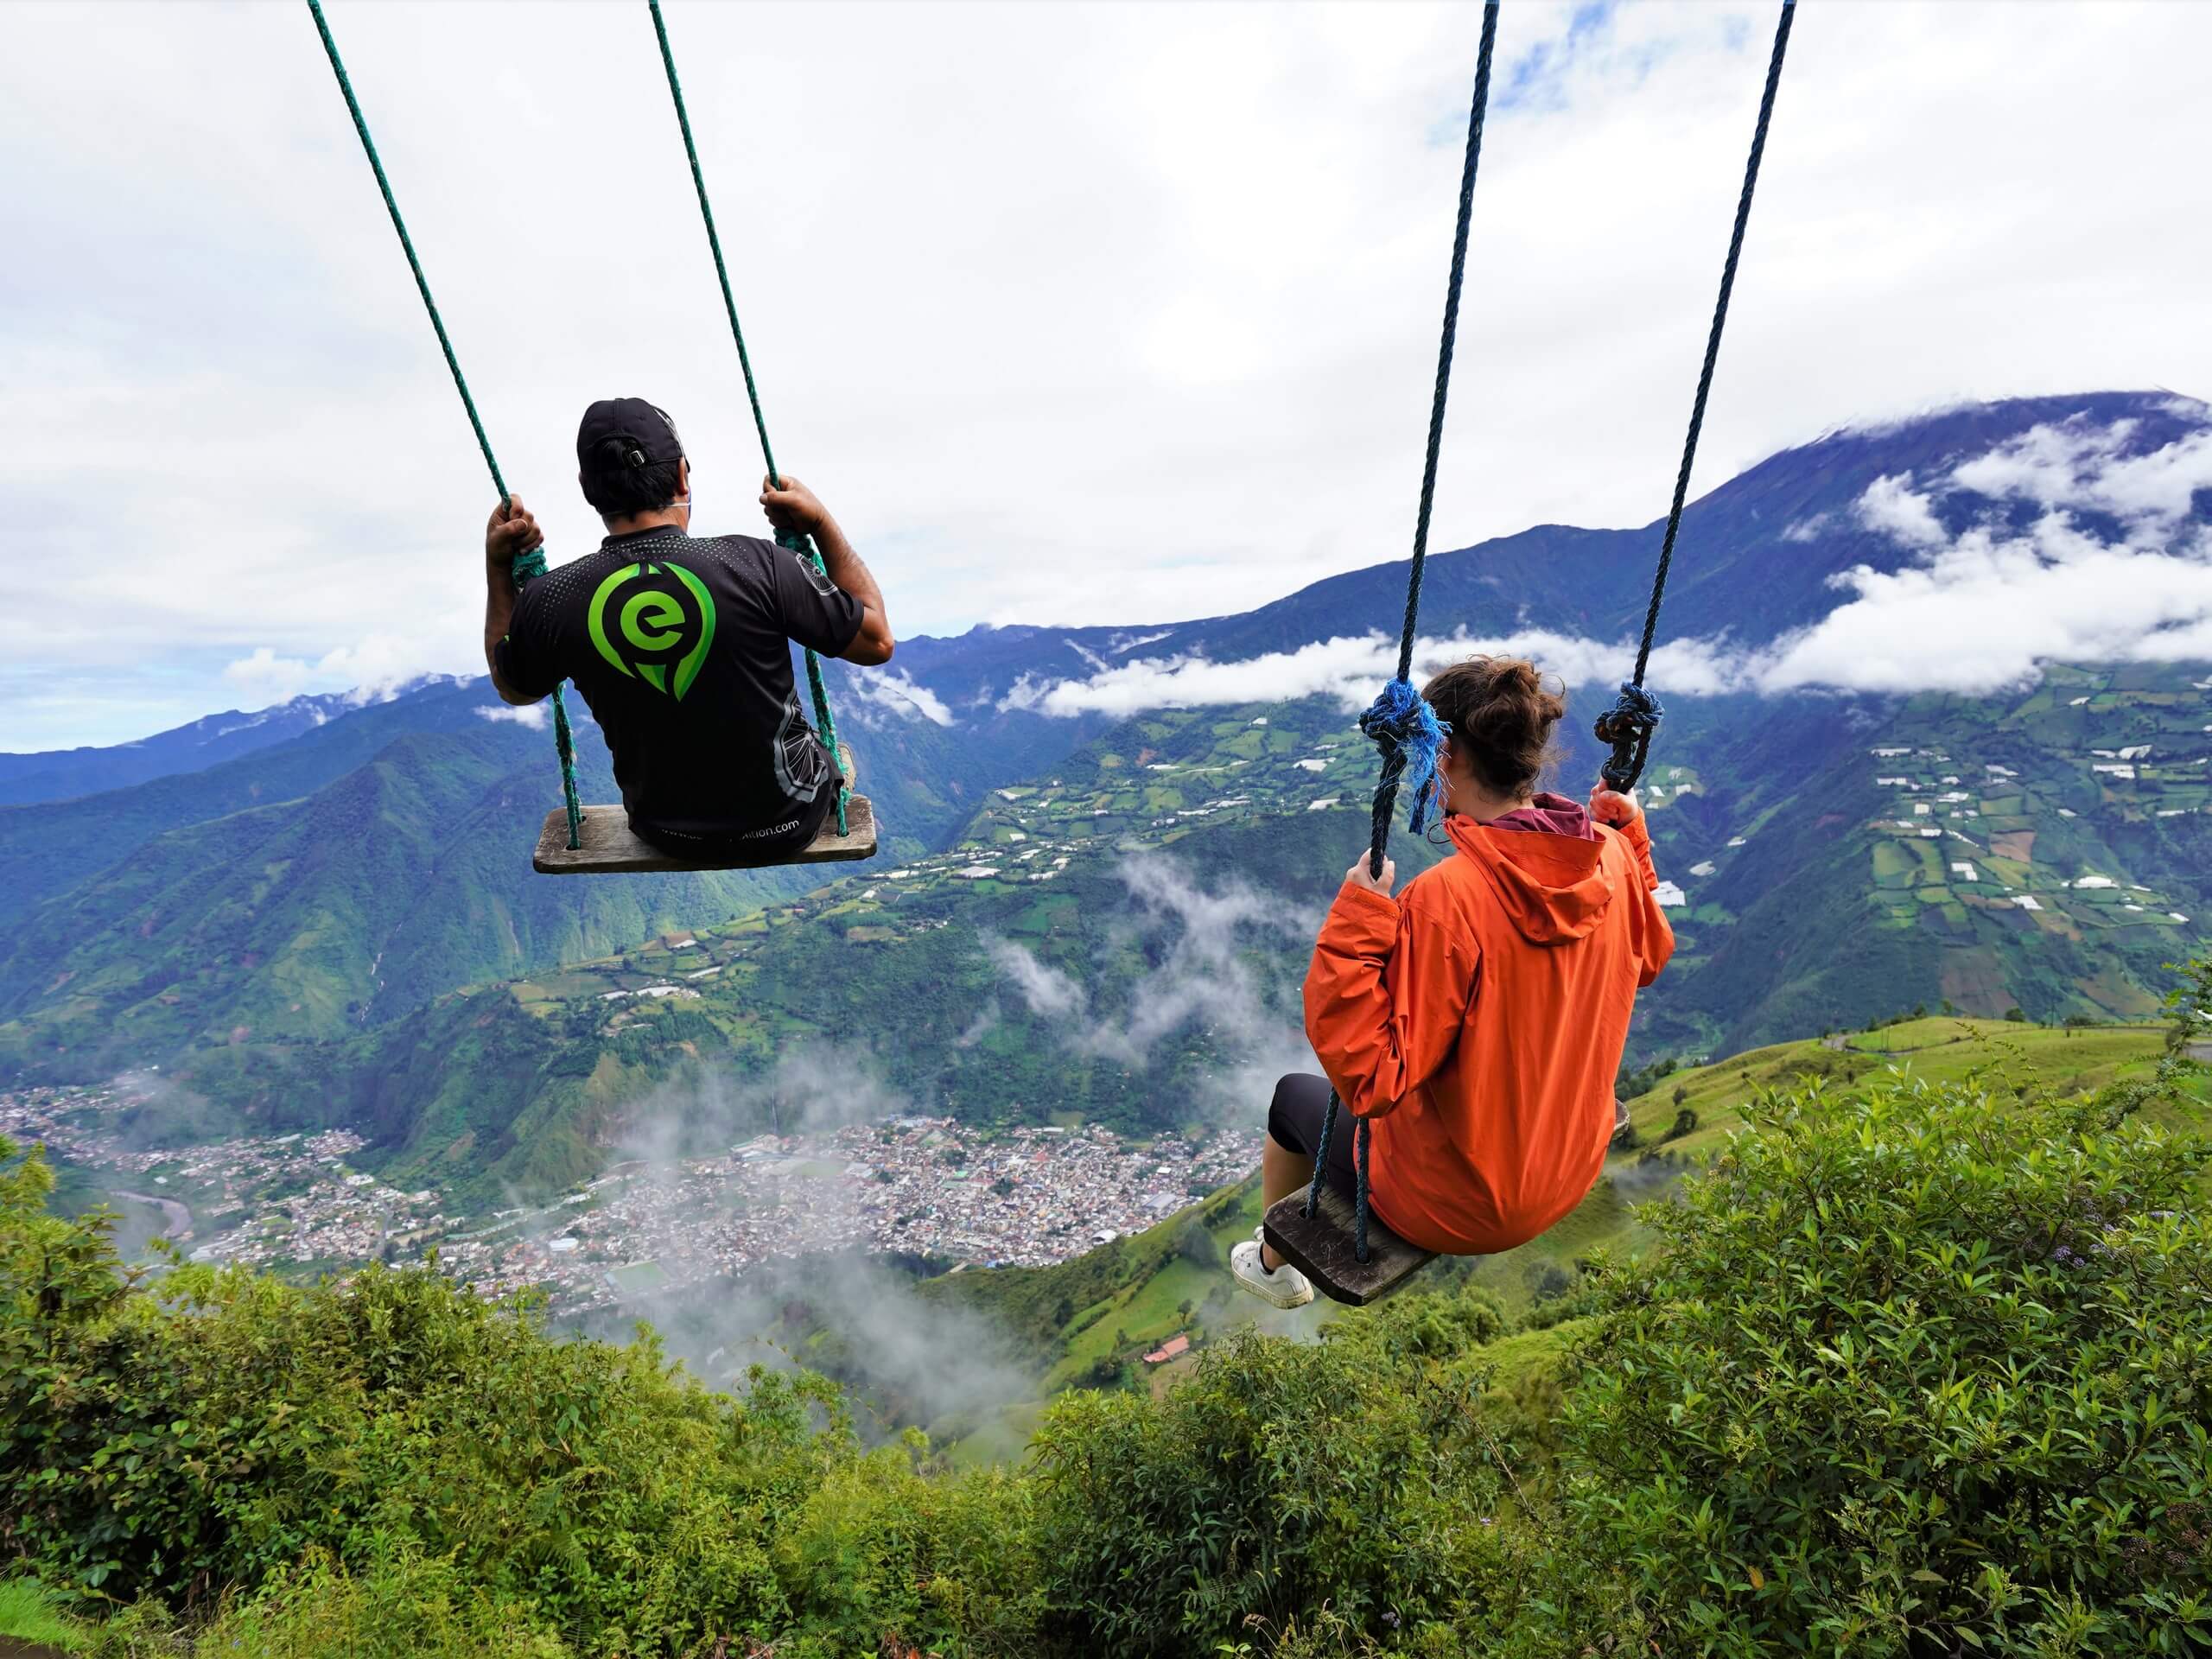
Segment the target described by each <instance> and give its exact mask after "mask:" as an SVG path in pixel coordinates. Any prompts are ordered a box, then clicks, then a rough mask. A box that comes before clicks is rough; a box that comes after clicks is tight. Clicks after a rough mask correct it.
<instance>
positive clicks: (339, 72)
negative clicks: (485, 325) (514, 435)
mask: <svg viewBox="0 0 2212 1659" xmlns="http://www.w3.org/2000/svg"><path fill="white" fill-rule="evenodd" d="M308 12H309V13H310V14H312V15H313V16H314V18H315V33H316V34H318V35H321V37H322V50H323V54H324V55H325V56H327V58H329V60H330V69H331V73H333V74H334V75H336V76H337V77H338V90H339V91H340V92H342V93H344V94H345V98H346V111H347V112H348V113H349V114H351V115H352V116H353V130H354V131H355V132H357V133H359V135H360V137H361V149H362V152H363V153H364V154H365V155H366V156H368V158H369V169H370V171H372V173H374V174H375V175H377V188H378V190H379V191H380V192H382V193H383V195H384V206H385V212H386V213H390V214H391V228H392V229H393V230H395V231H397V232H399V248H400V251H401V252H403V253H404V254H405V255H406V256H407V269H408V270H411V271H412V272H414V273H415V289H416V292H417V293H419V294H421V295H422V296H423V309H424V310H425V311H427V312H429V314H430V327H432V328H433V329H434V330H435V331H436V334H437V336H438V349H439V350H440V351H442V352H443V353H445V358H446V368H447V370H448V372H450V373H451V374H452V376H453V385H454V391H458V392H459V393H460V394H461V407H462V408H463V409H465V410H467V411H468V424H469V428H470V429H471V430H473V431H474V433H475V434H476V447H477V448H479V449H480V450H482V451H483V452H484V465H485V466H486V467H489V468H490V469H491V473H492V485H493V488H494V489H496V490H498V491H499V499H500V500H501V501H503V502H504V501H506V500H508V499H510V498H509V496H508V494H507V481H506V480H505V479H504V478H502V477H500V476H499V461H497V460H495V459H494V458H493V454H492V441H491V439H489V438H487V437H486V436H485V435H484V423H483V420H482V419H481V418H480V416H478V415H477V413H476V399H475V398H474V397H470V396H469V393H468V381H467V378H466V377H465V376H463V375H462V373H461V359H459V358H458V357H456V356H455V355H454V349H453V340H452V338H451V337H450V336H449V335H448V334H447V333H446V322H445V319H444V318H443V317H442V316H440V315H438V302H436V301H435V300H434V299H432V298H431V297H430V279H429V277H425V276H424V275H423V262H422V261H421V260H420V259H418V258H416V257H415V240H414V238H412V237H410V236H409V235H408V234H407V221H406V220H405V219H402V218H401V217H400V216H399V202H398V200H397V198H395V197H394V196H393V195H392V194H391V180H390V179H388V178H386V177H385V170H384V159H383V157H381V156H378V154H377V145H376V140H375V139H373V138H372V137H369V123H368V118H366V117H365V116H364V115H363V114H362V113H361V104H360V100H359V99H357V98H355V97H354V96H353V80H352V79H351V78H350V77H348V76H347V74H346V63H345V60H344V59H342V58H340V56H339V55H338V42H337V41H334V40H333V39H332V38H331V35H330V20H329V19H328V18H327V17H325V16H323V15H322V0H308ZM510 569H512V573H513V575H514V581H515V586H516V587H518V588H520V587H522V586H523V585H524V583H526V582H530V581H531V579H532V578H533V577H537V576H542V575H544V574H545V553H544V550H543V548H534V549H532V550H531V551H530V552H528V553H524V554H523V555H521V556H519V557H518V558H517V559H516V560H515V562H514V563H513V564H512V566H511V567H510ZM553 747H554V751H555V753H557V754H558V755H559V756H560V757H561V794H562V798H563V804H565V805H566V806H567V808H568V814H569V846H570V847H571V848H574V847H575V845H576V844H577V842H578V841H579V840H580V839H581V837H582V829H583V806H582V801H581V799H580V798H579V797H578V795H577V793H576V747H575V737H574V734H572V733H571V732H570V730H569V707H568V703H567V702H566V700H565V699H563V696H562V695H561V688H560V687H559V686H558V685H556V686H555V687H554V688H553Z"/></svg>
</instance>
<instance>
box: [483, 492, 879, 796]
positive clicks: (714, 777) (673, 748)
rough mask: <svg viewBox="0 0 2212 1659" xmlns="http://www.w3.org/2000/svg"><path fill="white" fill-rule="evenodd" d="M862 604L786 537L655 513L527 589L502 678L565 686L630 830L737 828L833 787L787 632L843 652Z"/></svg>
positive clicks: (518, 605)
mask: <svg viewBox="0 0 2212 1659" xmlns="http://www.w3.org/2000/svg"><path fill="white" fill-rule="evenodd" d="M863 612H864V607H862V606H861V602H860V601H858V600H856V599H855V598H854V597H853V596H852V595H851V594H848V593H845V592H844V591H843V590H842V589H841V588H838V587H837V586H836V583H834V582H831V581H830V580H829V577H827V576H825V575H822V574H821V573H820V572H818V571H817V570H816V569H814V567H813V566H812V565H811V564H810V563H808V562H807V561H806V560H805V559H804V557H803V556H800V555H799V554H797V553H794V552H792V551H791V550H790V549H788V548H783V547H779V546H777V545H776V544H775V543H773V542H766V541H760V540H759V539H757V538H755V537H751V536H715V537H702V538H699V539H697V540H694V539H693V538H692V537H690V536H687V535H686V534H684V532H683V531H681V530H678V529H677V528H676V527H675V526H673V525H664V526H661V527H658V528H656V529H652V530H641V531H633V532H632V533H631V534H629V535H626V536H609V537H607V540H606V541H605V542H604V543H601V546H600V549H599V551H597V552H596V553H592V554H588V555H587V556H584V557H583V558H581V559H578V560H576V561H575V562H574V563H569V564H564V565H561V566H558V567H557V568H556V569H552V570H550V571H548V572H547V573H546V574H545V575H542V576H540V577H538V578H537V580H536V581H535V582H531V584H530V585H529V586H528V587H526V588H524V589H523V590H522V592H521V594H519V595H518V597H517V599H516V601H515V609H514V618H513V620H512V622H511V623H510V624H509V625H508V629H507V636H506V638H505V639H502V640H501V641H500V642H499V647H498V652H497V658H498V663H499V677H500V678H501V679H503V680H505V682H506V683H507V685H508V686H509V688H510V689H512V690H514V691H516V692H518V693H520V694H522V695H523V696H546V695H548V694H549V693H550V692H551V691H552V690H553V688H554V687H555V686H556V685H557V684H559V683H561V681H562V680H563V679H571V680H574V681H575V683H576V690H579V691H580V692H582V694H583V699H584V701H585V702H587V703H588V704H589V705H590V707H591V712H592V716H593V718H594V719H595V720H597V721H599V728H600V730H601V732H602V733H603V734H605V735H606V738H607V747H608V748H609V749H611V750H613V753H614V781H615V782H616V783H617V784H619V785H621V789H622V804H623V807H624V809H625V810H626V811H627V812H628V814H629V817H630V824H631V827H632V829H636V830H637V831H638V833H639V834H640V835H643V836H648V837H650V836H652V834H653V833H654V832H655V831H656V830H664V831H666V832H668V833H670V834H671V835H674V836H688V837H702V836H703V837H706V838H709V839H721V838H728V837H734V836H742V835H745V834H747V833H749V832H751V831H754V830H760V829H767V828H769V827H771V826H772V825H777V824H780V823H785V822H787V821H788V820H790V819H791V818H792V817H795V816H798V815H799V814H801V813H803V812H804V810H806V809H807V808H809V807H810V806H811V805H812V804H814V803H815V802H816V801H817V799H818V798H820V797H821V795H822V793H823V791H824V790H828V789H833V788H835V787H836V773H835V770H834V768H833V767H832V766H831V765H830V761H829V756H828V755H827V754H826V753H823V747H822V745H821V743H820V741H818V740H817V738H816V737H815V734H814V730H813V728H811V727H810V726H809V725H808V724H807V723H806V716H805V715H804V713H803V712H802V710H801V709H800V706H799V700H798V686H797V684H796V683H795V681H794V677H793V676H792V673H791V643H790V642H791V641H792V640H797V641H798V643H799V644H801V645H810V646H811V647H812V648H813V649H815V650H816V651H817V652H822V653H823V655H825V656H832V657H834V656H838V655H841V654H842V652H844V650H845V648H846V647H847V646H849V645H851V644H852V643H853V639H854V636H855V635H856V634H858V633H859V632H860V626H861V617H862V615H863Z"/></svg>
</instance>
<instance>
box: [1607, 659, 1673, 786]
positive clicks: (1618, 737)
mask: <svg viewBox="0 0 2212 1659" xmlns="http://www.w3.org/2000/svg"><path fill="white" fill-rule="evenodd" d="M1665 714H1666V710H1665V709H1663V708H1662V707H1661V706H1660V702H1659V699H1658V698H1657V697H1656V696H1654V695H1653V694H1652V693H1651V692H1649V691H1647V690H1644V689H1643V687H1642V686H1641V685H1638V684H1637V683H1636V682H1635V681H1634V680H1623V681H1622V682H1621V691H1620V696H1618V698H1616V699H1615V700H1614V702H1613V706H1612V707H1611V708H1610V709H1606V710H1605V713H1604V714H1602V715H1599V716H1598V726H1597V734H1598V741H1599V742H1600V743H1609V744H1611V746H1612V750H1613V753H1612V758H1611V760H1607V761H1606V762H1605V766H1604V767H1603V768H1602V771H1603V772H1604V775H1605V786H1606V787H1607V788H1608V789H1618V790H1619V791H1622V792H1623V793H1626V792H1627V791H1630V790H1631V789H1634V788H1635V787H1636V780H1637V779H1639V778H1641V777H1643V763H1644V761H1645V760H1647V759H1648V758H1649V755H1650V753H1651V734H1652V733H1654V732H1656V731H1657V730H1658V729H1659V721H1660V720H1661V718H1662V716H1663V715H1665Z"/></svg>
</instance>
